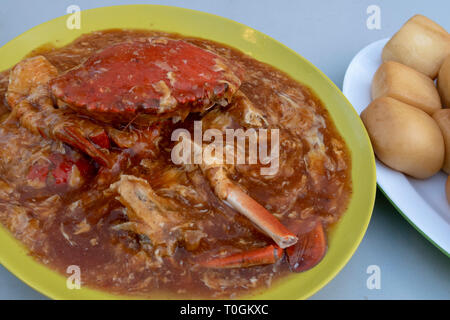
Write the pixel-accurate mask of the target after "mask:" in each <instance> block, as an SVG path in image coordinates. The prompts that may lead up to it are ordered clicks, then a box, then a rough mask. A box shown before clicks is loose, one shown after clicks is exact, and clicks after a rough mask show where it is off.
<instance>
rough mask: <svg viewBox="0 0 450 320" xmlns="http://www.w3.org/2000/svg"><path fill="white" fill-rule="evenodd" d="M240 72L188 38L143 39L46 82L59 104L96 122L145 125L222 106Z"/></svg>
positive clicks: (103, 52)
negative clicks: (48, 83) (48, 82)
mask: <svg viewBox="0 0 450 320" xmlns="http://www.w3.org/2000/svg"><path fill="white" fill-rule="evenodd" d="M242 74H243V73H242V70H240V69H239V67H236V66H233V65H231V64H230V63H229V62H227V61H226V60H225V59H224V58H222V57H220V56H218V55H216V54H215V53H213V52H212V51H209V50H205V49H202V48H200V47H197V46H195V45H193V44H191V43H189V42H186V41H183V40H173V39H167V38H145V39H140V40H134V41H129V42H123V43H119V44H115V45H113V46H110V47H108V48H105V49H103V50H101V51H99V52H97V53H95V54H93V55H92V56H90V57H89V58H88V59H87V60H86V61H85V62H84V63H83V64H81V65H80V66H79V67H77V68H75V69H71V70H69V71H68V72H66V73H65V74H63V75H61V76H59V77H57V78H55V79H53V80H51V82H50V86H51V90H52V93H53V95H54V96H55V97H56V98H57V99H58V103H59V104H60V105H61V104H62V105H67V106H68V107H70V108H72V109H74V110H76V111H77V112H79V113H83V114H87V115H89V116H90V117H93V118H96V119H97V120H100V121H104V122H115V123H117V122H119V123H126V122H129V121H134V122H135V123H140V124H148V123H149V122H151V121H153V120H155V119H161V118H171V117H179V118H181V119H183V118H184V117H186V116H187V114H188V113H189V112H201V111H204V110H206V109H208V108H209V107H212V106H213V105H215V104H219V105H226V104H228V103H229V102H230V100H231V98H232V96H233V95H234V93H235V92H236V91H237V90H238V88H239V86H240V84H241V78H242Z"/></svg>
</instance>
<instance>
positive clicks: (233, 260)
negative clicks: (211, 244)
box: [200, 245, 283, 269]
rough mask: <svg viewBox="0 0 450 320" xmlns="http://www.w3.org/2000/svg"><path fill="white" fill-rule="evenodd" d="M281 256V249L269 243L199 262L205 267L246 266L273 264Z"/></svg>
mask: <svg viewBox="0 0 450 320" xmlns="http://www.w3.org/2000/svg"><path fill="white" fill-rule="evenodd" d="M282 257H283V249H281V248H280V247H278V246H276V245H270V246H267V247H264V248H259V249H255V250H251V251H247V252H239V253H236V254H232V255H229V256H226V257H221V258H215V259H211V260H208V261H206V262H200V265H201V266H202V267H205V268H215V269H223V268H246V267H252V266H259V265H265V264H273V263H275V262H277V261H278V260H280V259H281V258H282Z"/></svg>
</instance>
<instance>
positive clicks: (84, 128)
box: [11, 100, 112, 168]
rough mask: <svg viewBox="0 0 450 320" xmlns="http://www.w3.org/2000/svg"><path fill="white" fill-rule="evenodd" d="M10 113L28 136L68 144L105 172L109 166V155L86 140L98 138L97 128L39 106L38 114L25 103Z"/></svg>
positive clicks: (49, 108) (24, 101) (15, 107)
mask: <svg viewBox="0 0 450 320" xmlns="http://www.w3.org/2000/svg"><path fill="white" fill-rule="evenodd" d="M13 111H14V112H13V113H12V114H11V116H13V117H15V118H18V119H19V122H20V124H21V125H22V126H23V127H25V128H27V129H28V130H30V131H31V132H34V133H38V134H40V135H41V136H43V137H45V138H49V139H54V140H59V141H61V142H64V143H67V144H69V145H71V146H73V147H75V148H77V149H79V150H81V151H83V152H84V153H86V154H87V155H88V156H90V157H92V158H93V159H94V160H95V161H96V162H98V163H99V164H101V165H103V166H106V167H108V168H110V167H111V166H112V162H111V159H110V158H109V157H108V155H106V154H105V153H104V152H103V151H102V150H101V148H100V147H98V146H96V145H95V144H94V143H92V142H91V141H89V140H88V138H86V136H88V137H89V133H90V132H92V133H93V136H94V137H97V136H98V133H97V132H102V131H103V128H101V127H100V126H97V125H95V124H93V123H89V122H87V121H85V120H81V119H75V118H74V117H73V116H72V115H71V114H65V113H63V112H62V111H61V110H57V109H54V108H53V107H52V106H42V107H41V110H40V111H37V110H36V109H35V108H34V107H33V106H32V105H31V104H30V103H29V102H28V101H27V100H22V101H21V102H20V103H19V104H18V105H16V106H14V107H13ZM77 120H79V121H77ZM94 133H95V134H94Z"/></svg>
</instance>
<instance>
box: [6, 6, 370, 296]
mask: <svg viewBox="0 0 450 320" xmlns="http://www.w3.org/2000/svg"><path fill="white" fill-rule="evenodd" d="M118 7H150V8H152V7H159V8H166V9H168V10H179V11H187V12H190V13H191V14H197V15H203V16H209V17H212V18H214V19H220V20H222V21H225V22H227V23H231V24H234V25H238V26H241V27H245V28H246V29H251V30H253V31H254V32H256V33H258V34H259V35H260V36H263V37H264V38H267V39H269V40H270V41H271V42H274V43H275V44H277V45H278V46H280V47H282V48H283V50H287V51H288V52H290V53H291V54H293V55H295V56H296V58H298V59H299V60H301V61H302V62H303V63H305V64H306V65H308V67H309V68H311V69H313V70H314V71H315V72H316V73H317V74H318V75H319V76H320V78H322V79H323V81H325V82H326V84H327V85H328V86H330V87H331V88H332V89H333V91H334V92H336V94H337V95H338V96H339V97H340V98H341V99H342V101H343V102H345V104H346V105H348V107H349V108H348V109H349V110H348V111H349V112H352V113H354V115H355V119H354V120H355V121H357V122H358V125H359V126H361V129H362V131H363V135H364V137H363V139H364V140H365V143H367V146H368V147H369V149H370V150H372V145H371V143H370V139H369V137H368V135H367V132H366V131H365V129H364V126H363V124H362V121H361V120H360V118H359V116H358V114H357V112H356V110H355V109H354V108H353V106H352V105H351V103H350V102H349V101H348V99H347V98H346V97H345V95H344V94H343V93H342V91H341V90H340V89H339V88H338V86H337V85H336V84H335V83H334V82H332V81H331V80H330V79H329V78H328V77H327V76H326V75H325V74H324V73H323V72H322V71H321V70H320V69H318V68H317V67H316V66H315V65H313V64H312V63H311V62H310V61H308V60H307V59H305V58H304V57H303V56H301V55H300V54H299V53H297V52H296V51H294V50H292V49H290V48H289V47H287V46H286V45H284V44H283V43H281V42H279V41H278V40H276V39H274V38H272V37H270V36H267V35H266V34H264V33H262V32H260V31H258V30H256V29H254V28H251V27H248V26H246V25H244V24H242V23H239V22H236V21H234V20H231V19H228V18H225V17H222V16H218V15H215V14H211V13H207V12H203V11H198V10H192V9H187V8H182V7H177V6H166V5H150V4H138V5H135V4H131V5H115V6H105V7H98V8H93V9H87V10H82V11H81V12H88V11H91V12H92V11H97V10H105V9H112V8H118ZM67 16H69V15H63V16H60V17H56V18H53V19H51V20H49V21H46V22H43V23H41V24H39V25H36V26H34V27H33V28H30V29H28V30H26V31H25V32H23V33H22V34H20V35H18V36H17V37H15V38H13V39H11V40H10V41H8V42H7V43H5V44H4V45H3V46H2V47H1V48H0V50H1V49H2V48H3V47H5V46H7V45H8V44H10V43H11V42H14V41H16V40H17V39H18V38H20V37H22V36H24V35H26V34H28V33H31V31H32V30H34V29H37V28H39V27H41V26H42V25H45V24H50V23H52V22H53V21H54V20H57V19H62V18H64V17H67ZM97 30H101V29H97ZM219 42H220V40H219ZM21 59H22V58H21ZM304 85H306V86H308V87H309V88H310V89H311V90H312V91H313V92H315V89H314V88H312V87H310V86H309V84H305V83H304ZM366 158H367V163H368V167H370V172H366V175H367V177H368V178H369V179H368V180H370V181H371V182H370V183H369V186H368V190H367V200H368V203H367V205H366V207H365V208H366V209H365V211H367V213H366V212H364V213H365V216H364V217H365V219H364V221H363V223H361V225H360V230H361V231H360V232H359V233H358V236H357V237H355V238H354V239H353V241H352V245H351V246H348V250H347V251H346V254H345V258H343V259H342V260H341V261H340V263H339V264H337V265H336V267H335V268H333V271H332V272H328V273H327V274H328V275H327V276H326V277H322V279H321V280H320V283H319V284H317V285H315V287H314V288H313V289H311V290H310V291H309V292H308V293H306V294H303V295H298V296H296V297H295V298H296V299H306V298H308V297H310V296H312V295H314V294H315V293H317V292H318V291H319V290H320V289H322V288H323V287H324V286H325V285H326V284H328V283H329V282H330V281H331V280H332V279H333V278H334V277H335V276H336V275H337V274H338V273H339V272H340V271H341V270H342V269H343V267H344V266H345V265H346V264H347V263H348V262H349V260H350V259H351V258H352V257H353V255H354V253H355V251H356V250H357V248H358V247H359V245H360V243H361V241H362V239H363V238H364V236H365V234H366V232H367V228H368V225H369V222H370V220H371V217H372V213H373V208H374V203H375V197H376V174H375V170H376V168H375V158H374V156H373V152H372V153H371V154H369V155H366ZM352 173H353V171H352ZM372 182H373V183H372ZM344 216H345V214H344ZM1 228H2V229H4V230H6V232H8V233H9V234H10V232H9V230H8V229H6V228H4V227H3V226H1ZM10 236H11V237H12V238H13V240H14V241H16V242H18V243H19V245H21V246H23V247H24V248H25V246H24V245H23V244H22V243H21V242H20V241H18V240H17V239H15V238H14V237H13V236H12V235H11V234H10ZM26 250H27V251H28V249H26ZM0 263H1V264H2V265H3V266H5V268H6V269H8V270H9V271H10V272H11V273H12V274H14V275H15V276H16V277H17V278H19V279H20V280H22V281H23V282H25V283H26V284H27V285H29V286H31V287H32V288H34V289H35V290H36V291H38V292H41V293H42V294H44V295H46V296H48V297H50V298H53V299H67V296H71V295H63V296H61V295H58V294H54V292H52V291H51V290H50V289H43V288H42V282H39V281H35V280H32V279H30V278H29V277H28V276H27V275H26V274H24V273H17V272H16V271H15V270H11V269H12V268H10V267H9V266H10V264H9V263H8V262H5V261H4V259H3V256H2V255H0ZM36 263H38V264H39V265H40V266H42V268H45V269H46V270H50V271H51V272H52V273H54V274H58V275H60V273H59V272H57V271H55V270H54V269H52V268H49V267H47V266H45V265H44V264H42V263H40V262H36ZM60 276H61V277H63V276H62V275H60ZM285 278H288V277H285ZM271 289H272V288H269V289H264V292H267V291H270V290H271ZM83 290H88V291H93V293H92V294H89V293H88V294H86V295H87V296H88V297H87V298H86V297H81V298H82V299H89V298H91V296H93V295H94V294H95V298H97V299H98V295H101V296H100V298H105V297H106V298H110V299H117V298H127V299H133V298H135V296H123V295H120V294H119V295H116V294H114V293H110V292H106V291H103V290H100V289H97V288H91V287H88V288H87V289H83ZM259 294H260V292H259V291H256V292H253V293H252V294H251V296H250V297H248V296H247V295H243V296H242V297H241V298H250V299H252V298H253V296H255V297H256V298H258V295H259ZM73 297H74V298H76V299H79V298H80V297H79V296H77V295H74V296H73ZM73 297H72V298H73ZM137 298H139V297H137ZM275 299H276V298H275Z"/></svg>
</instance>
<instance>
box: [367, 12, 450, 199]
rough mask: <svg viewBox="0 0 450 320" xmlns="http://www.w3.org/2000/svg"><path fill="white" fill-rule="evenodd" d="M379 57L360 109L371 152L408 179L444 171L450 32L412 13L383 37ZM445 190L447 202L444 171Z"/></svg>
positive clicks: (449, 190) (449, 165)
mask: <svg viewBox="0 0 450 320" xmlns="http://www.w3.org/2000/svg"><path fill="white" fill-rule="evenodd" d="M382 60H383V63H382V65H381V66H380V67H379V69H378V70H377V72H376V73H375V76H374V78H373V81H372V99H373V101H372V103H370V104H369V106H368V107H367V108H366V109H365V110H364V111H363V112H362V113H361V118H362V120H363V122H364V124H365V126H366V128H367V131H368V132H369V136H370V139H371V141H372V144H373V148H374V151H375V154H376V155H377V157H378V158H379V159H380V160H381V161H382V162H383V163H384V164H386V165H387V166H389V167H391V168H393V169H395V170H397V171H400V172H403V173H405V174H408V175H410V176H412V177H414V178H418V179H426V178H429V177H431V176H433V175H434V174H436V173H437V172H438V171H439V170H441V169H442V170H443V171H444V172H446V173H447V174H450V34H449V33H447V31H446V30H445V29H444V28H442V27H441V26H440V25H438V24H437V23H435V22H434V21H432V20H430V19H428V18H426V17H424V16H422V15H416V16H414V17H412V18H411V19H409V20H408V21H407V22H406V23H405V24H404V25H403V26H402V28H401V29H400V30H399V31H398V32H397V33H396V34H395V35H394V36H393V37H392V38H391V39H390V40H389V42H388V43H387V44H386V46H385V47H384V49H383V53H382ZM435 80H436V81H435ZM435 82H436V84H435ZM446 194H447V199H448V201H449V203H450V176H449V177H448V178H447V184H446Z"/></svg>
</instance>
